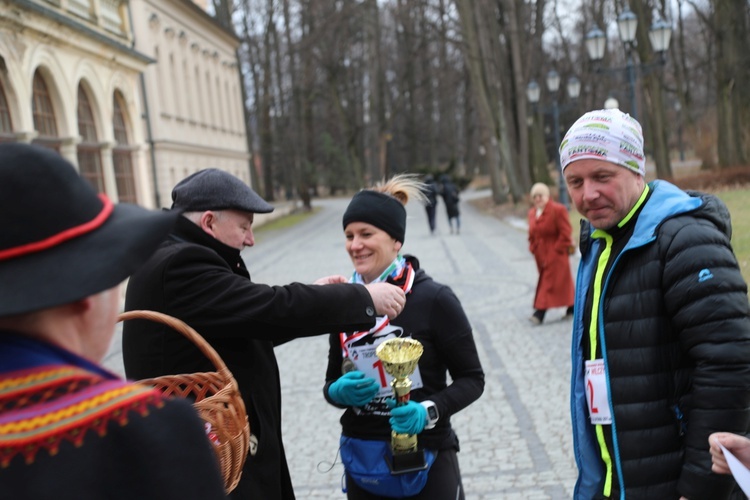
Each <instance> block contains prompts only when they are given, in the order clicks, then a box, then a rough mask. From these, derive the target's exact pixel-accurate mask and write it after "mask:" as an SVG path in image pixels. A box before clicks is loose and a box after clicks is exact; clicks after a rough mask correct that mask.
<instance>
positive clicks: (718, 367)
mask: <svg viewBox="0 0 750 500" xmlns="http://www.w3.org/2000/svg"><path fill="white" fill-rule="evenodd" d="M560 158H561V163H562V168H563V175H564V177H565V182H566V183H567V186H568V191H569V193H570V197H571V199H572V200H573V202H574V203H575V206H576V208H577V209H578V212H579V213H580V214H581V215H583V216H584V217H585V218H586V219H587V220H586V221H584V223H583V224H582V226H581V243H580V248H581V263H580V266H579V270H578V282H577V285H576V301H575V313H574V323H573V365H572V366H573V377H572V391H571V397H572V404H571V409H572V422H573V429H574V444H575V450H576V453H575V458H576V462H577V464H578V469H579V477H578V482H577V483H576V488H575V493H574V497H575V498H576V499H586V500H589V499H592V498H620V499H625V498H628V499H630V498H644V499H665V498H675V499H677V498H686V499H690V500H698V499H712V500H716V499H724V498H734V497H735V495H740V496H739V497H738V498H744V497H743V496H741V492H740V491H739V490H737V487H736V484H735V483H734V481H733V480H732V478H731V477H727V476H720V475H717V474H714V473H712V472H711V455H710V453H709V445H708V436H709V434H711V433H712V432H716V431H722V430H723V431H730V432H735V433H740V434H745V433H746V432H747V431H748V422H750V384H748V380H749V379H748V377H749V376H750V319H749V318H748V299H747V285H746V284H745V281H744V280H743V278H742V275H741V274H740V270H739V267H738V265H737V260H736V258H735V256H734V254H733V252H732V247H731V246H730V237H731V222H730V218H729V212H728V210H727V208H726V206H725V205H724V204H723V203H722V202H721V201H720V200H719V199H718V198H716V197H715V196H711V195H706V194H701V193H695V192H685V191H682V190H680V189H678V188H677V187H675V186H673V185H672V184H670V183H668V182H665V181H658V180H657V181H653V182H650V183H646V181H645V180H644V175H645V154H644V150H643V134H642V132H641V126H640V124H639V123H638V122H637V121H636V120H635V119H633V118H632V117H630V116H628V115H627V114H625V113H623V112H621V111H619V110H617V109H608V110H598V111H592V112H589V113H586V114H585V115H583V116H582V117H581V118H579V119H578V121H576V122H575V123H574V124H573V126H572V127H571V128H570V130H569V131H568V133H567V134H566V135H565V138H564V139H563V141H562V144H561V145H560Z"/></svg>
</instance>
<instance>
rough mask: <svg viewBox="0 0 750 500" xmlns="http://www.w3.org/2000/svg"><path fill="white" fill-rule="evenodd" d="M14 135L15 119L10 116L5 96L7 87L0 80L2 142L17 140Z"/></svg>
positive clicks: (0, 129) (0, 137)
mask: <svg viewBox="0 0 750 500" xmlns="http://www.w3.org/2000/svg"><path fill="white" fill-rule="evenodd" d="M15 139H16V138H15V136H14V135H13V120H11V118H10V108H9V107H8V99H6V98H5V88H4V87H3V82H0V142H13V141H15Z"/></svg>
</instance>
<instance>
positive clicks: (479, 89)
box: [456, 0, 508, 204]
mask: <svg viewBox="0 0 750 500" xmlns="http://www.w3.org/2000/svg"><path fill="white" fill-rule="evenodd" d="M456 7H457V9H458V16H459V19H460V22H461V30H462V32H463V38H464V44H465V49H464V50H465V54H466V65H467V66H468V69H469V77H470V79H471V85H472V88H473V90H474V96H475V98H476V104H477V114H478V117H479V120H478V121H479V137H480V143H481V144H482V146H483V147H484V150H485V153H486V158H487V168H488V169H489V173H490V184H491V188H492V200H493V201H494V202H495V203H496V204H503V203H505V202H506V201H507V200H508V197H507V194H506V192H505V189H504V186H503V182H502V177H501V172H500V168H499V164H500V162H499V158H498V153H499V148H497V147H496V144H493V143H492V140H491V137H492V136H493V135H494V133H495V126H494V123H493V119H492V110H491V109H490V100H489V96H488V91H487V88H486V86H485V81H484V78H483V73H484V71H483V68H482V59H481V56H480V50H479V40H478V39H477V30H476V25H475V17H474V16H475V12H474V9H475V3H474V2H473V1H472V0H456Z"/></svg>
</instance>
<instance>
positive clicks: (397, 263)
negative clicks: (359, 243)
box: [339, 255, 416, 358]
mask: <svg viewBox="0 0 750 500" xmlns="http://www.w3.org/2000/svg"><path fill="white" fill-rule="evenodd" d="M415 274H416V273H415V272H414V268H413V267H412V265H411V264H410V263H408V262H406V259H404V258H403V257H402V256H401V255H399V256H397V257H396V259H395V260H394V261H393V262H392V263H391V265H389V266H388V268H386V270H385V271H383V272H382V273H381V275H380V276H379V277H378V278H377V279H376V280H373V281H372V282H373V283H381V282H388V281H389V280H390V283H393V284H394V285H397V286H400V287H401V289H402V290H403V291H404V293H407V294H408V293H409V292H410V291H411V287H412V285H413V284H414V276H415ZM404 276H405V277H404ZM402 279H403V283H401V284H399V283H398V282H399V281H401V280H402ZM349 282H350V283H362V284H364V280H363V279H362V276H361V275H360V274H359V273H357V272H356V271H355V272H354V274H353V275H352V277H351V279H350V280H349ZM390 322H391V320H390V319H389V318H388V316H380V317H379V318H378V319H377V321H376V322H375V326H373V327H372V328H370V329H369V330H363V331H360V332H355V333H353V334H351V335H347V334H346V332H341V333H339V341H340V342H341V353H342V356H343V357H344V358H348V357H349V347H348V346H350V345H351V344H352V343H353V342H355V341H357V340H359V339H361V338H364V337H365V336H367V335H372V334H375V333H377V332H379V331H380V330H382V329H383V328H385V327H386V325H388V324H389V323H390Z"/></svg>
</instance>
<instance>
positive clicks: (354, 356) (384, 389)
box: [349, 338, 422, 398]
mask: <svg viewBox="0 0 750 500" xmlns="http://www.w3.org/2000/svg"><path fill="white" fill-rule="evenodd" d="M383 340H386V339H385V338H382V339H378V341H377V342H376V343H375V344H369V345H363V346H356V347H350V348H349V359H351V360H352V361H353V362H354V365H355V366H356V367H357V370H359V371H361V372H362V373H364V374H365V376H366V377H371V378H374V379H375V380H377V381H378V383H379V384H380V391H379V392H378V395H377V397H381V398H382V397H390V396H393V389H392V388H391V380H393V377H391V376H390V375H389V374H388V372H386V371H385V369H384V368H383V362H382V361H380V359H378V357H377V356H376V355H375V349H377V347H378V345H380V343H381V342H382V341H383ZM409 380H411V389H412V390H414V389H419V388H421V387H422V375H421V374H420V372H419V365H417V368H416V369H415V370H414V373H412V374H411V375H409Z"/></svg>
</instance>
